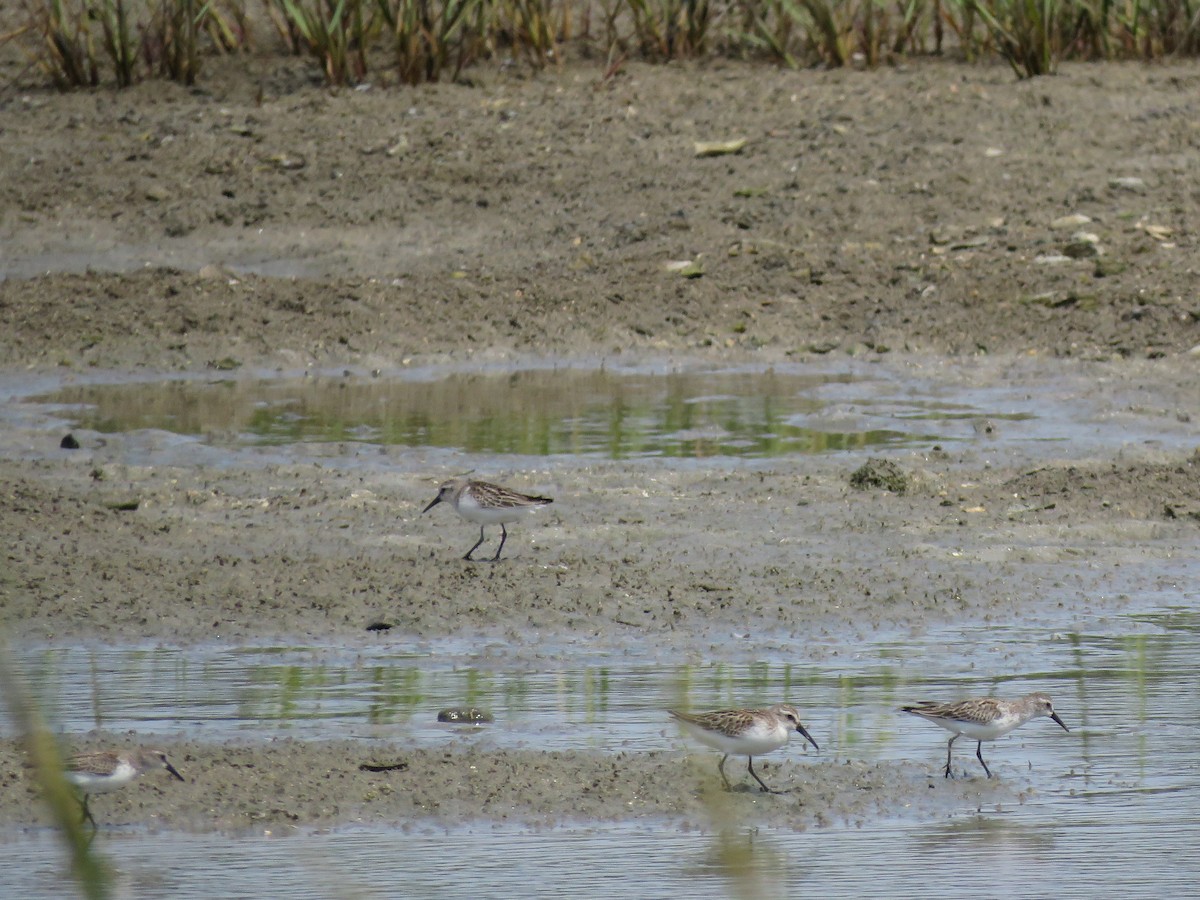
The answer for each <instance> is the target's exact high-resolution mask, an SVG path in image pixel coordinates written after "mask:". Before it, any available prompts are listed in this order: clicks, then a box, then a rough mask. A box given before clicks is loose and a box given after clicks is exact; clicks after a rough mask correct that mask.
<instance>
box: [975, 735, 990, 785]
mask: <svg viewBox="0 0 1200 900" xmlns="http://www.w3.org/2000/svg"><path fill="white" fill-rule="evenodd" d="M975 755H976V756H977V757H979V764H980V765H981V766H983V771H985V772H987V776H988V778H991V777H992V770H991V769H989V768H988V767H987V763H985V762H984V761H983V741H980V742H979V743H977V744H976V745H975Z"/></svg>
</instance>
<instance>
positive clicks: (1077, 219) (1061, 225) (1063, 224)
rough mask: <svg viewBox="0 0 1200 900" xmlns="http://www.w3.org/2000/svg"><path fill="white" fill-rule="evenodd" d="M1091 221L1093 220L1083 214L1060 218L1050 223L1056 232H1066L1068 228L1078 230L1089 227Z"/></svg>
mask: <svg viewBox="0 0 1200 900" xmlns="http://www.w3.org/2000/svg"><path fill="white" fill-rule="evenodd" d="M1091 221H1092V220H1091V218H1089V217H1088V216H1085V215H1083V214H1082V213H1074V214H1072V215H1069V216H1059V217H1058V218H1057V219H1055V220H1054V221H1053V222H1051V223H1050V227H1051V228H1052V229H1054V230H1055V231H1065V230H1066V229H1068V228H1078V227H1079V226H1080V225H1087V224H1088V223H1089V222H1091Z"/></svg>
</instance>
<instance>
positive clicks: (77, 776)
mask: <svg viewBox="0 0 1200 900" xmlns="http://www.w3.org/2000/svg"><path fill="white" fill-rule="evenodd" d="M153 769H166V770H167V771H168V772H170V773H171V774H172V775H174V776H175V777H176V778H178V779H179V780H180V781H183V780H184V777H183V776H182V775H180V774H179V772H178V771H176V769H175V767H174V766H173V765H171V763H170V761H169V760H168V759H167V754H165V753H164V752H163V751H161V750H131V751H126V752H119V753H118V752H116V751H113V750H104V751H101V752H99V753H81V754H79V755H78V756H73V757H71V758H70V759H69V760H68V761H67V766H66V771H65V772H64V773H63V774H64V775H65V776H66V778H67V781H69V782H70V783H71V784H73V785H75V787H77V788H78V789H79V792H80V795H81V799H80V803H81V805H82V806H83V819H84V821H85V822H91V823H92V827H93V828H95V827H96V820H95V818H94V817H93V816H92V811H91V810H90V809H88V798H89V797H90V796H91V795H92V794H107V793H109V792H110V791H116V790H120V789H121V788H123V787H125V785H127V784H129V782H131V781H133V780H134V779H135V778H137V777H138V776H140V775H145V774H146V773H147V772H149V771H151V770H153Z"/></svg>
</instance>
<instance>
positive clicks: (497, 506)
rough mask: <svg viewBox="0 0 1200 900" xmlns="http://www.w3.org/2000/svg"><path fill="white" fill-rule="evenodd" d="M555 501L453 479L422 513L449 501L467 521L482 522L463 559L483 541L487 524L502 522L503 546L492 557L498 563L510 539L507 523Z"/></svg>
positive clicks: (498, 486)
mask: <svg viewBox="0 0 1200 900" xmlns="http://www.w3.org/2000/svg"><path fill="white" fill-rule="evenodd" d="M553 502H554V501H553V500H551V499H550V498H549V497H534V496H531V495H529V494H520V493H517V492H516V491H513V490H509V489H508V488H506V487H501V486H500V485H498V484H492V483H491V482H489V481H472V480H471V479H469V478H451V479H450V480H449V481H446V482H443V484H442V485H441V487H439V488H438V495H437V496H436V497H434V498H433V500H432V501H430V503H429V505H428V506H426V507H425V508H424V509H423V510H421V512H422V513H427V512H429V511H430V510H431V509H433V508H434V507H435V506H437V505H438V504H439V503H449V504H450V505H451V506H453V507H454V511H455V512H456V513H458V514H459V515H460V516H462V517H463V518H464V519H466V520H467V521H468V522H475V523H477V524H478V525H479V540H477V541H476V542H475V545H474V546H473V547H472V548H471V549H470V550H468V551H467V554H466V556H464V557H463V559H470V558H471V554H472V553H474V552H475V551H476V550H477V549H478V548H479V545H480V544H482V543H483V529H484V526H486V525H499V526H500V546H499V547H497V548H496V555H495V556H493V557H492V562H495V561H496V560H498V559H500V551H501V550H503V549H504V542H505V541H506V540H508V529H507V528H506V527H505V523H507V522H516V521H517V520H518V519H523V518H525V516H528V515H531V514H533V513H535V512H537V511H538V510H539V509H542V508H543V507H545V506H548V505H549V504H551V503H553Z"/></svg>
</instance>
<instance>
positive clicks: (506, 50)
mask: <svg viewBox="0 0 1200 900" xmlns="http://www.w3.org/2000/svg"><path fill="white" fill-rule="evenodd" d="M22 2H23V6H22V7H21V14H22V19H23V24H22V27H19V28H18V29H17V30H15V31H14V32H12V33H10V34H9V35H8V36H7V37H5V38H0V40H17V41H19V42H20V43H21V45H22V46H23V48H24V49H25V52H26V53H27V55H28V56H29V58H30V60H31V62H32V63H33V64H34V65H35V66H36V67H37V69H38V70H39V71H40V72H41V73H42V74H43V76H44V77H45V78H46V79H47V80H48V81H49V82H50V83H51V84H53V85H55V86H57V87H59V88H62V89H68V88H76V87H94V86H97V85H99V84H101V83H105V82H115V84H116V85H117V86H118V87H127V86H129V85H131V84H133V83H135V82H137V81H139V80H141V79H143V78H146V77H158V78H167V79H171V80H175V81H180V82H182V83H185V84H191V83H193V82H194V81H195V80H196V79H197V77H198V76H199V72H200V69H201V65H202V63H203V60H204V59H205V58H207V57H209V56H211V55H214V54H220V53H228V52H230V51H233V50H237V49H241V48H244V47H245V46H246V45H247V43H248V41H249V34H250V29H249V25H248V22H249V20H250V16H249V15H248V13H247V8H246V2H247V0H22ZM256 2H257V0H256ZM257 8H259V9H260V10H261V13H260V16H265V19H266V21H267V22H268V23H269V25H268V27H269V28H270V27H273V28H274V30H275V31H276V32H277V33H278V35H279V36H280V39H281V42H282V44H283V46H284V47H285V48H286V49H287V50H288V51H290V52H292V53H305V54H308V55H310V56H311V57H312V58H313V59H314V61H315V63H316V65H317V66H319V68H320V70H321V73H322V76H323V77H324V79H325V81H326V82H327V83H328V84H330V85H343V84H353V83H359V82H362V81H365V80H366V79H367V78H368V77H369V75H371V74H372V73H371V72H370V71H369V70H370V68H371V66H372V65H374V66H376V67H382V68H381V71H380V73H379V74H380V75H385V76H386V73H389V72H390V74H391V75H392V76H394V77H395V79H396V80H398V81H400V82H403V83H406V84H419V83H422V82H428V81H438V80H441V79H443V78H450V79H456V78H459V77H460V76H461V75H462V73H463V71H464V69H466V68H467V67H468V66H471V65H473V64H476V63H478V62H480V61H482V60H488V59H492V60H498V59H504V60H506V61H508V60H511V61H518V60H520V61H521V62H522V63H523V64H525V65H527V66H529V67H530V68H531V69H534V70H539V69H544V68H545V67H546V66H548V65H550V64H551V63H555V64H557V63H559V62H560V61H561V60H562V59H563V57H564V55H571V54H574V55H576V56H577V57H580V58H587V59H596V60H600V61H601V62H600V63H599V65H600V68H601V70H602V71H601V73H600V74H599V78H600V80H602V81H603V80H607V79H608V78H610V77H611V76H612V75H613V74H615V73H616V72H618V71H619V70H620V69H621V67H622V66H623V65H624V63H625V62H626V61H627V60H628V59H631V58H632V59H642V60H646V61H652V62H666V61H670V60H676V59H704V58H711V57H714V56H726V57H737V58H742V59H759V60H764V61H771V62H775V63H777V64H781V65H786V66H791V67H802V66H811V65H821V66H825V67H839V66H849V65H856V66H862V67H867V68H871V67H875V66H879V65H884V64H886V63H889V62H894V61H896V60H898V59H901V58H905V57H920V56H923V55H927V54H938V55H941V54H945V55H947V56H950V57H952V58H958V59H963V60H966V61H975V60H980V61H987V60H994V59H997V58H999V59H1003V60H1005V61H1006V62H1007V63H1008V64H1009V65H1010V66H1011V67H1012V70H1013V71H1014V72H1015V73H1016V75H1017V76H1018V77H1021V78H1027V77H1034V76H1038V75H1047V74H1052V73H1054V72H1055V71H1056V70H1057V68H1058V66H1059V64H1060V63H1061V62H1062V61H1064V60H1110V59H1145V60H1155V59H1162V58H1164V57H1167V56H1185V55H1186V56H1195V55H1200V0H261V6H259V7H257ZM593 16H595V18H596V21H597V22H599V23H601V27H599V28H597V29H596V32H595V33H594V34H593V32H592V29H591V22H592V19H593ZM576 23H578V25H577V24H576ZM262 52H268V51H267V50H265V49H264V50H263V51H262ZM384 80H387V79H386V77H384Z"/></svg>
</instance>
